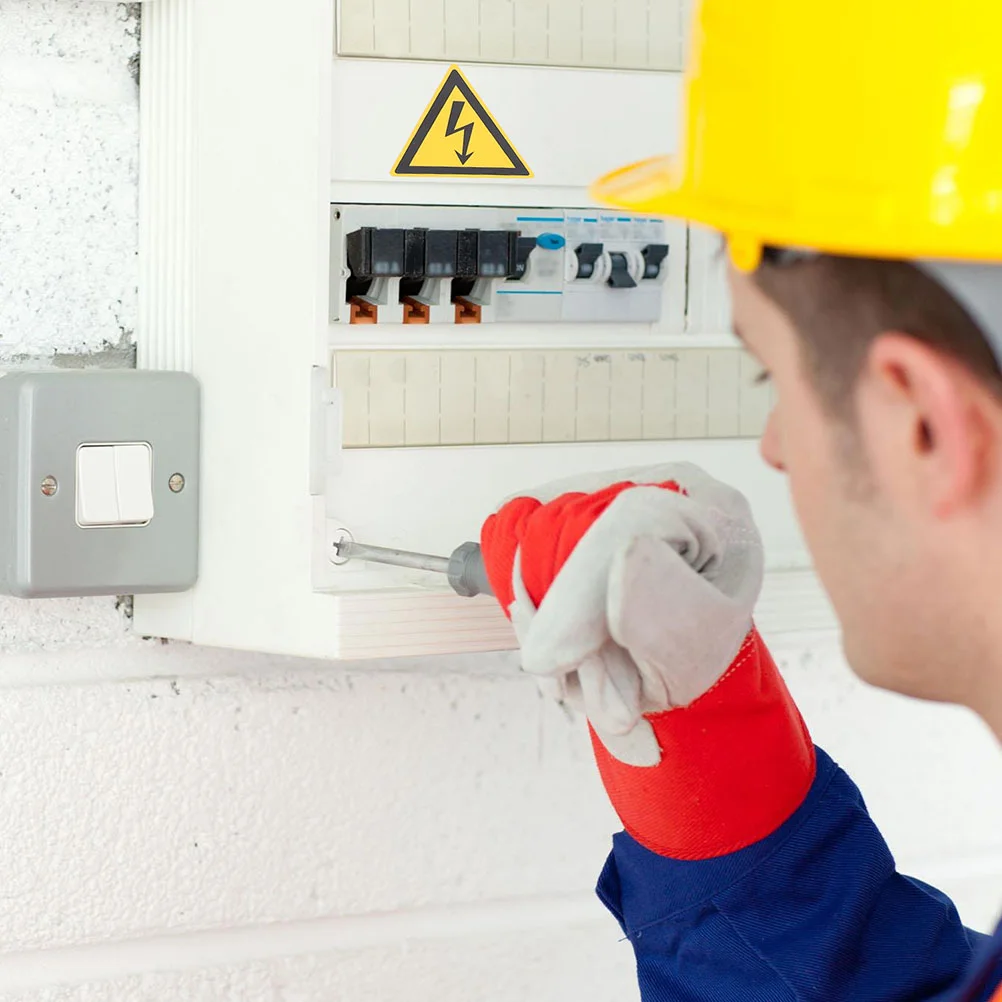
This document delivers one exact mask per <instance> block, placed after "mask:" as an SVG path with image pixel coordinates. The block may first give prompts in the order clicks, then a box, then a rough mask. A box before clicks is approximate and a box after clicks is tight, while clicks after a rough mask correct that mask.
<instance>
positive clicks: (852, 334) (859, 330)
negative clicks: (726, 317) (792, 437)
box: [753, 252, 1002, 416]
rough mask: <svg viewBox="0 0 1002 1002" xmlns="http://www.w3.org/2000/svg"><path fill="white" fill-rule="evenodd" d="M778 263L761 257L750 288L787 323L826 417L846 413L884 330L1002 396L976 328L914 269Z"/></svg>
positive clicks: (823, 260)
mask: <svg viewBox="0 0 1002 1002" xmlns="http://www.w3.org/2000/svg"><path fill="white" fill-rule="evenodd" d="M780 258H781V255H780V254H777V253H776V252H772V253H767V254H766V256H765V258H764V260H763V262H762V264H761V265H760V266H759V268H758V270H757V271H756V272H755V274H754V276H753V277H754V280H755V283H756V284H757V285H758V287H759V288H760V289H761V290H762V291H763V292H764V293H765V294H766V295H767V296H768V297H769V298H770V299H771V300H772V301H773V302H775V303H776V304H777V305H778V306H779V307H780V309H782V310H783V311H784V312H785V313H786V315H787V316H788V317H789V318H790V320H791V321H792V322H793V326H794V327H795V328H796V330H797V333H798V335H799V337H800V341H801V345H802V348H803V358H804V362H805V364H806V366H807V371H808V374H809V376H810V378H811V381H812V382H813V384H814V386H815V387H816V389H817V391H818V394H819V395H820V397H821V400H822V403H823V404H824V405H825V407H826V408H827V409H828V410H829V411H830V412H832V413H833V414H836V415H838V416H845V415H846V412H847V408H848V404H849V402H850V401H851V400H852V399H853V393H852V390H853V387H854V386H855V383H856V379H857V378H858V376H859V374H860V372H861V371H862V368H863V364H864V362H865V360H866V355H867V351H868V350H869V347H870V344H871V343H872V342H873V340H874V339H875V338H876V337H877V336H878V335H879V334H882V333H884V332H887V331H897V332H900V333H902V334H908V335H910V336H911V337H914V338H916V339H918V340H919V341H922V342H924V343H925V344H928V345H932V346H933V347H934V348H937V349H939V350H940V351H943V352H945V353H947V354H949V355H951V356H953V357H954V358H956V359H957V360H958V361H960V362H963V363H964V365H966V366H967V367H968V368H969V369H970V370H971V371H972V372H974V373H975V374H976V375H978V376H979V377H981V378H983V379H984V380H985V381H986V382H988V383H989V384H991V385H992V388H993V389H994V390H995V392H996V393H998V394H999V395H1000V397H1002V371H1000V369H999V364H998V362H997V361H996V359H995V356H994V354H993V353H992V350H991V348H990V347H989V346H988V343H987V341H986V340H985V338H984V336H983V335H982V333H981V331H980V329H979V328H978V325H977V324H976V323H975V322H974V321H973V320H972V319H971V318H970V316H968V314H967V312H966V311H965V310H964V309H963V307H961V306H960V305H959V304H958V303H957V302H956V300H955V299H954V298H953V296H951V295H950V293H948V292H947V291H946V290H945V289H944V288H943V287H942V286H940V285H939V283H938V282H936V281H935V280H934V279H933V278H931V277H930V276H929V275H927V274H926V273H925V272H923V271H921V270H920V269H919V268H916V267H915V265H913V264H911V263H909V262H907V261H884V260H878V259H876V258H860V257H836V256H834V255H831V254H824V255H819V256H817V257H805V258H803V259H800V260H793V261H790V262H786V261H781V260H780Z"/></svg>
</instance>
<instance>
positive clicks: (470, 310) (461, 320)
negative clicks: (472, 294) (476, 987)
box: [456, 299, 480, 324]
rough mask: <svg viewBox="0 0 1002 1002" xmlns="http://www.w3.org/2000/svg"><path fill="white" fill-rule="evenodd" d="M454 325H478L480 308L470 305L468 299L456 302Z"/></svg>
mask: <svg viewBox="0 0 1002 1002" xmlns="http://www.w3.org/2000/svg"><path fill="white" fill-rule="evenodd" d="M456 323H457V324H479V323H480V307H479V306H478V305H477V304H476V303H471V302H470V301H469V300H468V299H457V300H456Z"/></svg>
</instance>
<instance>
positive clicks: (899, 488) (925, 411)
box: [857, 333, 1000, 519]
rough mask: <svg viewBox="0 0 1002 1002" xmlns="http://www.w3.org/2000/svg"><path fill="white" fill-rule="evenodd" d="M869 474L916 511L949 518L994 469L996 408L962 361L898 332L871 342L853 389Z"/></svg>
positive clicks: (984, 485) (974, 500) (977, 495)
mask: <svg viewBox="0 0 1002 1002" xmlns="http://www.w3.org/2000/svg"><path fill="white" fill-rule="evenodd" d="M857 405H858V412H859V420H860V431H861V434H862V436H863V440H864V443H865V445H866V451H867V453H868V455H869V458H870V461H871V463H873V464H874V470H873V473H874V476H875V477H876V478H877V480H878V481H879V482H880V483H881V484H882V485H883V487H884V489H885V490H886V491H887V492H889V493H890V494H891V495H892V496H895V497H896V500H897V501H898V503H900V504H903V505H905V506H906V507H907V508H910V509H911V510H912V511H913V513H914V514H916V515H921V514H922V513H923V512H924V513H925V514H926V515H929V516H932V517H934V518H937V519H946V518H950V517H952V516H953V515H956V514H957V513H958V512H960V511H963V510H964V509H965V508H967V507H969V506H970V505H972V504H976V503H977V502H978V500H979V499H980V497H981V495H982V493H983V492H984V491H985V489H986V488H987V487H988V485H989V483H990V478H991V476H992V475H993V474H994V448H995V446H996V445H997V444H998V440H999V432H1000V423H999V417H998V411H999V405H998V403H997V402H996V401H995V399H994V397H993V396H992V394H991V392H990V391H989V390H988V388H987V387H986V386H985V384H984V383H983V382H981V381H980V380H979V379H978V378H977V376H975V375H974V374H973V373H972V372H971V371H970V370H969V369H968V368H967V367H966V366H965V365H964V364H963V363H961V362H959V361H957V360H956V359H954V358H952V357H950V355H948V354H946V353H944V352H942V351H939V350H937V349H936V348H933V347H930V346H929V345H927V344H924V343H922V342H921V341H918V340H916V339H915V338H912V337H908V336H907V335H904V334H897V333H887V334H881V335H880V336H879V337H878V338H876V339H875V340H874V341H873V343H872V344H871V346H870V350H869V352H868V353H867V358H866V362H865V364H864V367H863V372H862V373H861V374H860V380H859V384H858V388H857Z"/></svg>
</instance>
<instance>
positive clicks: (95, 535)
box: [0, 370, 199, 598]
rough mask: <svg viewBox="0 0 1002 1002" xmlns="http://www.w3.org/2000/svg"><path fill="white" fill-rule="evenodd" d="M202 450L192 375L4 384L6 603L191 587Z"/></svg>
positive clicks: (0, 497) (1, 504)
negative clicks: (14, 599)
mask: <svg viewBox="0 0 1002 1002" xmlns="http://www.w3.org/2000/svg"><path fill="white" fill-rule="evenodd" d="M198 446H199V388H198V383H197V382H196V380H195V379H194V377H192V376H190V375H188V374H187V373H183V372H149V371H135V370H114V371H101V370H83V371H73V372H9V373H6V374H5V375H2V376H0V592H6V593H8V594H11V595H19V596H22V597H24V598H43V597H52V596H59V595H118V594H126V595H128V594H135V593H138V592H166V591H182V590H184V589H185V588H190V587H191V586H192V585H193V584H194V583H195V578H196V576H197V573H198V485H199V469H198V466H199V463H198Z"/></svg>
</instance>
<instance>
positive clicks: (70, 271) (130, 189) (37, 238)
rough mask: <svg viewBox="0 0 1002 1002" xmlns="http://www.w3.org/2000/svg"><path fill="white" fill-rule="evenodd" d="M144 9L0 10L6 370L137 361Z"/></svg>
mask: <svg viewBox="0 0 1002 1002" xmlns="http://www.w3.org/2000/svg"><path fill="white" fill-rule="evenodd" d="M137 6H138V5H131V6H129V5H122V4H113V3H95V2H83V3H75V2H68V0H0V136H2V137H4V138H3V152H2V156H0V247H2V248H3V255H4V258H3V267H2V268H0V356H2V357H3V359H5V360H10V359H17V358H18V357H19V356H32V357H34V356H43V357H51V356H53V355H54V354H55V353H57V352H63V353H70V354H79V353H80V352H85V351H86V352H91V351H95V350H98V351H99V350H102V349H105V350H107V349H109V348H115V347H118V346H123V347H127V345H128V343H129V341H130V340H131V337H132V333H133V331H134V329H135V318H136V166H137V159H138V121H139V109H138V103H137V82H136V70H137V64H136V60H137V52H138V26H139V21H138V10H137V9H134V8H136V7H137Z"/></svg>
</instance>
